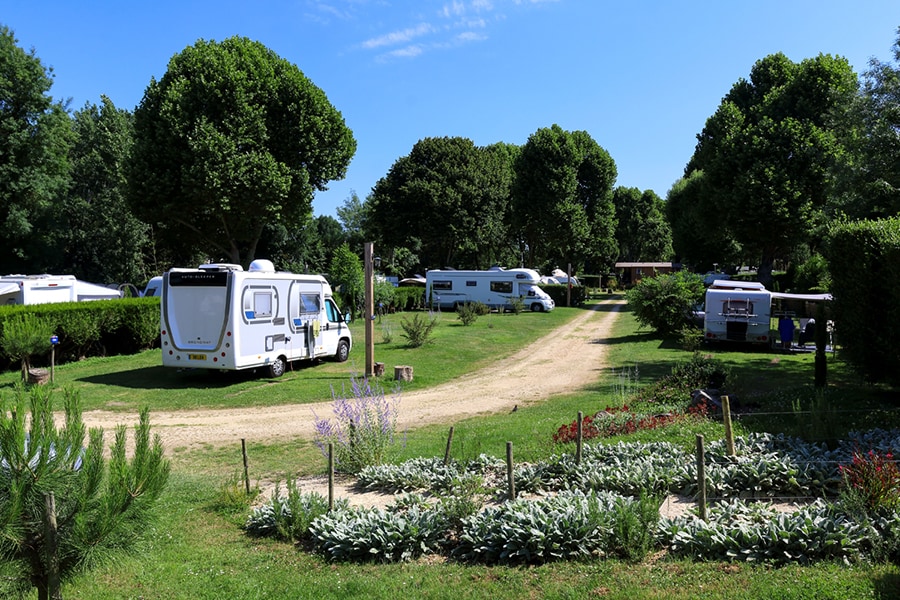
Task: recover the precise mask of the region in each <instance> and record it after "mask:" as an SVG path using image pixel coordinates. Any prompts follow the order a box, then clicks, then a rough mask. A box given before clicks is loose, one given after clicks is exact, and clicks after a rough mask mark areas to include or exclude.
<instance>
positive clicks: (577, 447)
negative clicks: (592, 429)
mask: <svg viewBox="0 0 900 600" xmlns="http://www.w3.org/2000/svg"><path fill="white" fill-rule="evenodd" d="M583 444H584V413H583V412H581V411H580V410H579V411H578V436H577V437H576V438H575V464H576V465H580V464H581V447H582V445H583Z"/></svg>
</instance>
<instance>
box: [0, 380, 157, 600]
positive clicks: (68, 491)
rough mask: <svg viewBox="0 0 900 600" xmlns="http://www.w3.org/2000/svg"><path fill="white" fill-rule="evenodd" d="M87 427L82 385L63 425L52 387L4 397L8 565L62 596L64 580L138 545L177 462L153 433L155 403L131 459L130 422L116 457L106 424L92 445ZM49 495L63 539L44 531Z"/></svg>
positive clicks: (2, 553) (1, 511) (0, 546)
mask: <svg viewBox="0 0 900 600" xmlns="http://www.w3.org/2000/svg"><path fill="white" fill-rule="evenodd" d="M26 404H30V411H29V406H27V405H26ZM29 412H30V418H27V413H29ZM86 433H87V432H86V428H85V425H84V422H83V421H82V417H81V407H80V402H79V399H78V395H77V393H75V392H73V391H70V390H67V391H66V392H65V424H64V425H63V427H62V428H61V429H57V428H56V426H55V425H54V420H53V403H52V396H51V392H50V391H49V390H45V389H44V388H42V387H40V386H35V387H33V388H32V389H31V393H30V395H29V394H26V392H25V391H23V389H22V388H18V389H17V391H16V393H15V396H14V399H13V402H9V401H8V400H7V399H6V398H2V399H0V557H2V565H3V566H0V572H2V573H3V575H5V576H6V577H8V578H9V579H8V581H10V582H12V583H15V584H18V586H19V587H20V588H21V589H22V590H23V591H24V590H25V589H27V588H29V587H36V588H37V590H38V598H41V599H45V598H49V597H51V595H52V596H53V597H59V595H58V586H59V581H60V580H64V579H65V578H66V576H68V575H70V574H72V573H74V572H76V571H78V570H81V569H86V568H90V567H91V566H93V565H95V564H96V563H97V562H98V561H99V560H101V559H102V558H103V557H104V556H105V555H108V554H109V553H110V552H112V551H115V550H118V549H124V548H128V547H129V546H132V545H133V543H134V542H135V540H137V539H138V537H139V536H140V535H141V533H142V532H143V531H145V530H146V528H147V525H148V523H149V522H150V519H151V516H152V513H151V512H150V511H151V509H152V508H153V506H154V504H155V503H156V501H157V500H158V498H159V495H160V494H161V493H162V491H163V489H164V488H165V485H166V482H167V480H168V476H169V463H168V461H167V460H166V459H165V458H163V448H162V443H161V442H160V439H159V436H158V435H157V436H155V437H154V438H151V437H150V417H149V411H148V410H147V409H144V410H142V411H141V413H140V420H139V423H138V425H137V426H136V427H135V433H134V442H133V449H134V450H133V453H132V458H131V459H130V460H129V459H128V458H127V457H126V437H127V436H126V429H125V426H124V425H121V426H119V427H118V428H117V430H116V435H115V441H114V442H113V444H112V446H111V448H110V449H109V460H108V461H107V459H106V458H104V443H103V430H102V429H99V428H96V429H91V431H90V434H89V436H88V440H87V445H85V441H86ZM50 494H53V497H54V498H55V518H56V527H57V529H56V535H55V540H54V539H53V537H52V536H51V537H48V536H47V535H45V532H46V529H45V528H46V526H47V523H48V521H49V517H50V515H48V511H47V506H48V503H47V501H46V499H47V498H48V496H49V495H50Z"/></svg>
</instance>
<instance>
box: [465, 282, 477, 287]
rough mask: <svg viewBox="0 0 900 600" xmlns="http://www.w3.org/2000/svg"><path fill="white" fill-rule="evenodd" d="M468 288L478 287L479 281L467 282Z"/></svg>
mask: <svg viewBox="0 0 900 600" xmlns="http://www.w3.org/2000/svg"><path fill="white" fill-rule="evenodd" d="M466 287H478V282H477V281H467V282H466Z"/></svg>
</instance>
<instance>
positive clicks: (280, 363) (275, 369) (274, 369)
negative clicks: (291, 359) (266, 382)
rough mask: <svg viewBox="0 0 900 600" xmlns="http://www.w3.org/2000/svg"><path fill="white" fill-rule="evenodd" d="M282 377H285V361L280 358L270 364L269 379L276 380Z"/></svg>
mask: <svg viewBox="0 0 900 600" xmlns="http://www.w3.org/2000/svg"><path fill="white" fill-rule="evenodd" d="M282 375H284V359H283V358H282V357H280V356H279V357H277V358H276V359H275V360H273V361H272V362H271V363H269V377H272V378H276V377H281V376H282Z"/></svg>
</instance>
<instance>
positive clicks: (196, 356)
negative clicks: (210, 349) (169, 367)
mask: <svg viewBox="0 0 900 600" xmlns="http://www.w3.org/2000/svg"><path fill="white" fill-rule="evenodd" d="M188 360H206V355H205V354H188Z"/></svg>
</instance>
